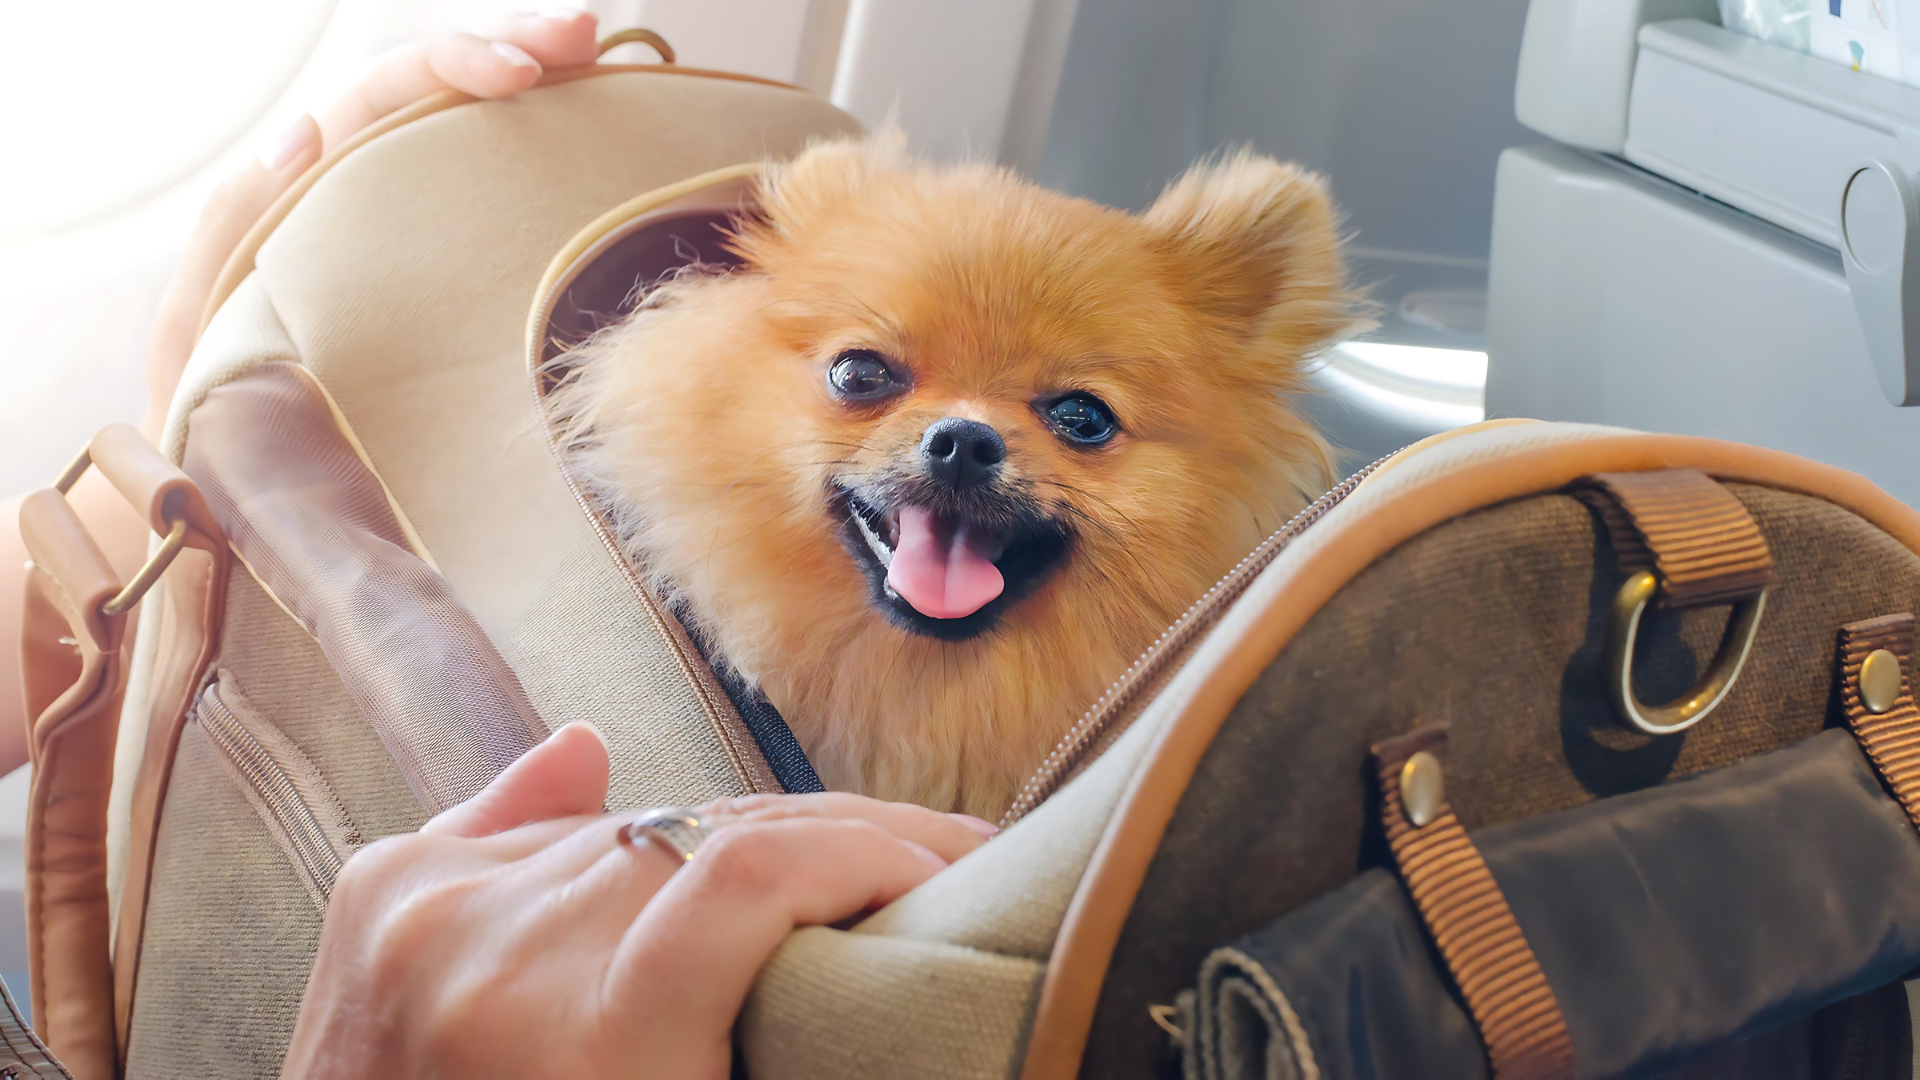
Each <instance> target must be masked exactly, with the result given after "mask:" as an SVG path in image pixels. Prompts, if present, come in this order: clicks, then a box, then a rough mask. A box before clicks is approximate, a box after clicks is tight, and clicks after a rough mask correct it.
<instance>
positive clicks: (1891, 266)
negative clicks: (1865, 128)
mask: <svg viewBox="0 0 1920 1080" xmlns="http://www.w3.org/2000/svg"><path fill="white" fill-rule="evenodd" d="M1840 261H1841V262H1843V263H1845V264H1846V267H1847V290H1848V291H1849V292H1851V293H1852V294H1853V309H1854V311H1855V312H1856V313H1857V314H1858V315H1859V316H1860V330H1861V333H1862V334H1863V335H1864V336H1865V337H1866V341H1867V355H1868V356H1869V357H1871V358H1872V360H1873V370H1874V374H1875V375H1876V376H1878V377H1879V379H1880V389H1881V391H1882V392H1884V393H1885V394H1886V395H1887V400H1888V401H1891V402H1893V403H1894V404H1895V405H1920V205H1916V204H1915V202H1914V195H1913V182H1912V181H1911V180H1910V179H1909V178H1908V176H1907V174H1906V172H1905V170H1903V169H1901V168H1900V167H1899V166H1898V165H1895V164H1893V163H1891V162H1887V161H1879V160H1874V161H1866V162H1862V163H1861V164H1859V165H1856V166H1854V168H1853V171H1852V172H1851V173H1850V174H1849V175H1848V177H1847V185H1846V188H1845V189H1844V190H1843V191H1842V193H1841V196H1840Z"/></svg>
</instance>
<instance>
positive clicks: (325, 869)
mask: <svg viewBox="0 0 1920 1080" xmlns="http://www.w3.org/2000/svg"><path fill="white" fill-rule="evenodd" d="M216 690H217V686H209V687H207V689H206V690H205V691H204V692H203V693H201V695H200V709H199V714H198V715H199V720H200V728H201V730H202V731H205V732H206V733H207V737H208V738H209V739H211V740H212V741H213V744H214V745H215V746H216V747H218V748H219V749H220V751H221V752H222V753H223V754H225V755H226V756H227V760H229V761H230V762H232V763H233V766H234V769H235V770H236V771H238V772H239V773H240V775H241V776H242V777H244V778H245V779H246V782H247V785H248V786H249V787H251V788H252V789H253V793H254V794H255V795H257V796H258V797H259V800H260V803H261V804H262V805H263V806H264V807H265V808H266V810H267V812H268V813H270V814H272V815H273V818H274V820H275V822H276V823H277V824H278V825H279V826H280V829H281V831H282V832H283V833H285V835H286V838H287V841H288V847H289V848H290V849H291V851H292V853H293V854H294V855H295V857H296V858H297V859H298V860H299V862H300V864H301V866H300V869H301V871H302V872H303V873H305V875H306V876H307V879H308V880H309V881H310V882H312V883H313V887H314V888H315V889H316V890H318V892H319V893H320V898H321V899H322V900H325V899H326V898H327V897H328V895H329V894H331V893H332V891H333V882H334V879H335V878H336V877H338V876H339V875H340V867H341V858H340V854H339V852H337V851H336V850H334V846H333V844H332V842H330V841H329V840H328V839H327V834H326V830H325V829H324V828H323V827H322V826H321V824H320V819H319V818H318V817H316V816H315V815H314V813H313V810H312V808H311V807H309V806H308V805H307V803H306V800H304V799H302V798H301V797H300V792H299V790H298V789H297V788H295V787H294V784H293V778H292V777H290V776H288V775H287V772H286V770H285V769H282V768H281V767H280V764H279V762H277V761H275V760H274V758H273V755H272V754H271V753H269V752H268V751H267V748H266V747H264V746H262V745H261V744H260V740H258V739H256V738H254V736H253V733H252V732H250V731H248V730H247V729H246V726H245V725H244V724H242V723H241V722H240V719H239V718H238V717H236V716H235V715H234V714H233V711H232V710H231V709H229V708H228V707H227V704H226V702H224V701H221V700H220V696H219V694H218V693H216Z"/></svg>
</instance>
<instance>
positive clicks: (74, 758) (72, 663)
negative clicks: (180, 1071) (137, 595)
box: [20, 490, 127, 1080]
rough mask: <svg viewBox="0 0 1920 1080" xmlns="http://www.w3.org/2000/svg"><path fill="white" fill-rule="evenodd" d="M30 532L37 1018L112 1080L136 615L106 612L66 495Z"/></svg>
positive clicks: (81, 1072) (40, 502)
mask: <svg viewBox="0 0 1920 1080" xmlns="http://www.w3.org/2000/svg"><path fill="white" fill-rule="evenodd" d="M20 533H21V537H22V539H24V540H25V541H26V546H27V552H28V554H29V555H31V556H32V557H33V569H32V570H30V571H29V572H28V574H27V599H26V605H25V613H24V617H25V625H24V626H22V628H21V654H22V655H21V661H22V671H21V676H22V681H23V682H24V683H25V684H26V697H27V715H28V716H29V717H32V719H31V720H30V721H29V725H30V726H29V727H28V730H27V749H28V753H29V754H30V756H31V759H32V762H33V780H32V786H31V788H30V791H29V794H28V803H27V835H26V848H27V851H26V855H27V860H26V861H27V867H26V869H27V880H26V908H27V967H28V977H29V979H30V981H31V983H32V987H33V1002H34V1006H35V1009H34V1014H35V1015H34V1019H35V1022H36V1025H37V1026H38V1028H39V1030H40V1034H41V1036H42V1037H43V1038H44V1039H45V1040H46V1042H47V1045H48V1046H50V1047H52V1048H53V1050H54V1052H55V1053H57V1054H58V1055H59V1056H60V1058H61V1059H62V1060H64V1061H65V1062H66V1063H67V1065H68V1067H69V1068H71V1069H72V1070H73V1071H74V1074H75V1075H77V1076H79V1077H81V1078H82V1080H94V1078H101V1080H110V1078H112V1077H113V1076H114V1075H115V1074H116V1072H117V1068H118V1056H117V1054H116V1050H115V1048H116V1040H115V1036H114V1027H113V1010H112V1008H111V1005H110V1003H111V1002H112V1000H113V967H112V964H111V963H110V961H109V957H108V952H107V949H108V944H107V942H108V922H107V920H108V905H107V859H106V829H107V792H108V789H109V788H110V787H111V786H112V782H113V742H114V729H115V724H114V723H113V720H114V718H115V717H116V716H117V714H118V709H119V704H120V696H121V691H122V689H123V678H122V676H123V668H122V666H121V662H120V644H121V638H122V636H123V634H124V631H125V628H126V618H127V616H126V615H125V614H124V613H122V614H121V615H119V616H114V617H107V616H103V615H101V614H100V605H102V604H103V603H105V602H106V601H107V600H108V599H109V598H111V597H112V596H113V595H114V594H115V593H117V592H118V591H119V590H120V582H119V579H118V578H116V577H115V576H114V573H113V569H112V567H110V566H109V565H108V564H107V559H106V556H105V555H103V554H101V553H100V549H99V547H98V546H97V545H95V544H94V543H93V540H92V538H91V537H90V536H88V535H87V533H86V530H85V529H84V528H83V527H81V526H80V524H79V519H78V518H77V517H75V516H74V515H73V509H72V507H70V506H68V505H67V501H66V499H64V498H63V497H61V496H60V495H59V494H58V493H57V492H54V491H50V490H49V491H42V492H38V493H36V494H34V495H30V496H28V497H27V500H26V502H25V503H24V504H23V505H22V506H21V509H20ZM49 567H53V568H55V569H51V570H50V569H48V568H49Z"/></svg>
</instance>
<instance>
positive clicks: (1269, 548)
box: [1000, 450, 1399, 829]
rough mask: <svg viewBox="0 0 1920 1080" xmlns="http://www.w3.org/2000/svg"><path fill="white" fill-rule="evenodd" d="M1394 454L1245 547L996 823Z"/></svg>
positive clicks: (1076, 758) (1067, 762)
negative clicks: (1254, 544)
mask: <svg viewBox="0 0 1920 1080" xmlns="http://www.w3.org/2000/svg"><path fill="white" fill-rule="evenodd" d="M1397 453H1399V451H1398V450H1396V451H1394V452H1393V453H1392V454H1388V455H1386V456H1385V457H1382V458H1380V459H1379V460H1377V461H1375V462H1373V463H1372V464H1370V465H1368V466H1367V467H1365V468H1363V469H1361V470H1360V471H1359V472H1356V473H1354V474H1353V475H1352V476H1349V477H1347V478H1346V479H1345V480H1342V481H1341V482H1340V483H1339V484H1338V485H1336V486H1335V487H1334V488H1333V490H1331V491H1329V492H1327V493H1326V494H1324V495H1322V496H1320V497H1319V498H1317V499H1315V500H1313V502H1312V503H1310V504H1308V506H1307V508H1306V509H1305V510H1302V511H1300V512H1299V513H1298V514H1295V515H1294V516H1293V517H1292V518H1291V519H1290V520H1289V521H1288V522H1287V523H1286V524H1285V525H1282V526H1281V527H1280V529H1279V531H1278V532H1275V533H1273V534H1272V535H1271V536H1268V537H1267V538H1266V539H1265V540H1262V541H1261V542H1260V546H1259V547H1256V548H1254V549H1253V550H1252V551H1251V552H1249V553H1248V554H1247V555H1246V557H1245V558H1243V559H1241V560H1240V561H1239V562H1238V563H1237V564H1235V565H1234V567H1233V569H1231V570H1229V571H1227V573H1226V575H1225V576H1224V577H1222V578H1221V579H1220V580H1219V581H1217V582H1215V583H1214V585H1213V587H1212V588H1210V589H1208V590H1207V591H1206V592H1205V593H1202V594H1201V596H1200V599H1198V600H1195V601H1194V602H1193V606H1192V607H1189V608H1188V609H1187V610H1186V611H1184V612H1182V613H1181V615H1180V617H1179V618H1178V619H1175V620H1174V621H1173V625H1172V626H1169V627H1167V628H1166V630H1164V631H1162V632H1161V634H1160V636H1159V637H1157V638H1154V639H1153V644H1151V645H1148V646H1147V648H1146V651H1145V652H1142V653H1141V654H1140V656H1139V658H1138V659H1136V660H1135V661H1134V662H1133V663H1132V664H1131V665H1129V666H1128V667H1127V670H1126V671H1125V672H1123V673H1121V675H1120V677H1119V678H1118V679H1115V680H1114V682H1113V685H1111V686H1109V687H1107V690H1106V693H1104V694H1101V695H1100V697H1099V699H1098V700H1096V701H1095V702H1094V703H1093V706H1092V707H1091V708H1089V709H1088V710H1087V711H1086V713H1085V714H1083V715H1082V716H1081V717H1080V720H1079V722H1078V723H1076V724H1074V725H1073V728H1072V729H1071V730H1070V731H1068V732H1067V734H1066V737H1065V738H1063V739H1061V740H1060V742H1059V743H1058V744H1057V745H1056V746H1055V747H1054V748H1053V752H1052V753H1050V754H1048V755H1047V757H1046V760H1044V761H1042V762H1041V763H1040V768H1039V769H1038V770H1036V771H1035V772H1034V774H1033V776H1032V777H1031V778H1029V779H1028V780H1027V782H1026V783H1025V784H1024V785H1022V786H1021V788H1020V793H1019V794H1018V795H1016V796H1014V799H1013V805H1012V806H1009V807H1008V808H1007V812H1006V815H1005V816H1003V817H1002V818H1001V819H1000V827H1001V828H1003V829H1004V828H1006V827H1007V826H1009V825H1012V824H1013V823H1014V822H1016V821H1019V820H1020V819H1021V818H1023V817H1025V816H1027V815H1028V814H1030V813H1032V812H1033V808H1034V807H1036V806H1039V805H1040V804H1041V803H1042V802H1045V801H1046V800H1047V799H1048V798H1049V797H1051V796H1052V795H1053V793H1054V792H1055V791H1058V790H1059V789H1060V786H1061V785H1062V784H1064V783H1066V781H1067V779H1068V778H1069V777H1071V776H1072V775H1073V774H1074V772H1075V771H1076V770H1078V769H1079V768H1080V766H1081V765H1082V764H1084V763H1085V762H1086V760H1087V759H1088V757H1089V755H1090V754H1091V753H1092V752H1093V751H1094V750H1095V749H1096V748H1098V747H1100V746H1102V745H1103V744H1104V743H1105V742H1106V741H1107V738H1108V736H1110V735H1114V734H1118V732H1117V730H1116V728H1117V725H1118V724H1119V723H1120V721H1121V720H1123V719H1124V718H1125V717H1126V716H1127V715H1128V713H1129V712H1130V711H1131V709H1132V706H1133V705H1135V704H1136V703H1137V700H1136V699H1137V698H1138V697H1139V692H1140V691H1141V690H1142V689H1143V688H1144V687H1146V686H1147V685H1149V684H1150V683H1152V682H1153V681H1154V680H1155V679H1157V678H1159V677H1160V676H1161V675H1162V674H1165V673H1166V672H1168V671H1169V670H1170V669H1171V667H1172V665H1173V664H1174V662H1175V661H1176V660H1177V659H1179V658H1180V657H1181V656H1182V655H1184V654H1185V652H1186V647H1187V646H1188V645H1190V644H1192V643H1193V641H1194V640H1195V639H1196V638H1198V637H1199V636H1200V633H1201V632H1202V631H1204V630H1205V629H1206V628H1207V627H1209V626H1212V625H1213V622H1214V620H1215V618H1216V617H1217V616H1218V615H1219V614H1220V612H1221V611H1223V610H1224V609H1225V608H1226V607H1227V606H1228V605H1229V604H1231V603H1233V602H1234V601H1235V600H1237V599H1239V598H1240V594H1241V593H1244V592H1246V591H1247V586H1248V585H1250V584H1252V582H1253V579H1254V578H1256V577H1258V576H1259V575H1260V572H1261V571H1262V570H1265V569H1266V568H1267V567H1268V566H1270V565H1272V563H1273V560H1274V559H1275V558H1276V557H1278V556H1279V554H1280V552H1281V551H1282V550H1284V549H1285V548H1286V546H1287V545H1288V544H1290V543H1292V542H1293V539H1294V538H1295V537H1297V536H1299V535H1300V534H1301V533H1302V532H1304V531H1306V528H1307V526H1309V525H1312V524H1313V523H1314V522H1316V521H1319V520H1320V519H1321V518H1322V517H1325V516H1326V513H1327V511H1329V510H1331V509H1333V508H1334V507H1335V506H1337V505H1339V504H1340V502H1341V501H1342V500H1344V499H1345V498H1346V497H1347V496H1348V495H1351V494H1353V489H1355V488H1357V487H1359V486H1360V482H1361V481H1362V480H1365V479H1366V478H1367V477H1368V476H1371V475H1372V474H1373V472H1374V470H1376V469H1378V468H1379V467H1380V466H1382V465H1384V464H1386V462H1387V460H1388V459H1389V458H1392V457H1393V456H1394V454H1397Z"/></svg>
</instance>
